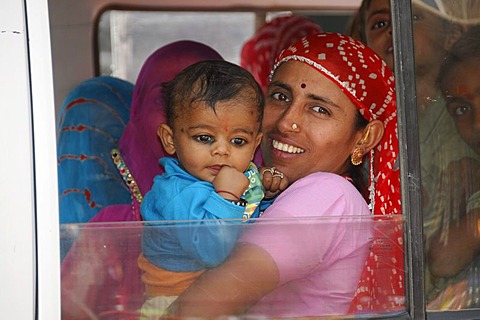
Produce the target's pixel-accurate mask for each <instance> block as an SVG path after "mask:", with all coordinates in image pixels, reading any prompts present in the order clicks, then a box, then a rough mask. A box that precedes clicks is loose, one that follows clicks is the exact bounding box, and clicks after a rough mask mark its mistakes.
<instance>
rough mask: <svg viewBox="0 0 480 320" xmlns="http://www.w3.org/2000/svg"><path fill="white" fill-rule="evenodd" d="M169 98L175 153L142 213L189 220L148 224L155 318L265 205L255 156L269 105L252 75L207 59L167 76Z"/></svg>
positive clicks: (145, 251)
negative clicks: (161, 225) (171, 226)
mask: <svg viewBox="0 0 480 320" xmlns="http://www.w3.org/2000/svg"><path fill="white" fill-rule="evenodd" d="M165 100H166V111H167V123H160V124H159V129H158V132H157V134H158V137H159V139H160V141H161V142H162V145H163V148H164V150H165V151H166V152H167V153H168V154H169V155H170V156H175V158H172V157H165V158H162V159H160V164H161V165H162V166H163V167H164V169H165V172H164V173H163V174H162V175H159V176H156V177H155V180H154V183H153V187H152V189H151V190H150V191H149V192H148V193H147V194H146V196H145V198H144V200H143V202H142V206H141V214H142V217H143V219H144V221H190V222H188V223H187V224H181V226H180V227H178V228H174V229H168V230H165V229H164V228H156V226H157V222H154V223H147V224H146V226H145V228H144V231H143V242H142V255H141V256H140V258H139V260H138V265H139V267H140V269H141V270H142V271H143V272H144V274H143V276H142V280H143V282H144V283H145V287H146V294H147V297H148V299H147V301H146V303H145V304H144V305H143V307H142V313H143V314H144V315H145V316H147V317H149V318H158V317H160V316H161V315H163V312H164V311H165V310H166V309H167V307H168V306H169V305H170V304H171V303H172V302H173V301H174V299H176V297H177V296H178V295H180V294H181V293H182V292H183V291H184V290H185V289H186V288H187V287H188V286H189V285H190V284H191V283H192V282H193V281H195V279H196V278H198V277H199V276H200V275H201V274H202V273H203V272H204V271H205V270H206V269H210V268H213V267H216V266H218V265H219V264H220V263H222V262H223V261H224V260H225V259H226V258H227V257H228V255H229V254H230V252H231V250H232V248H233V247H234V245H235V243H236V241H237V239H238V236H239V235H240V233H241V231H242V230H243V228H242V224H243V223H245V222H247V221H252V220H250V219H251V218H258V217H259V216H260V212H261V211H263V210H264V209H266V207H267V206H262V208H260V207H259V205H260V202H261V201H262V200H263V196H264V191H263V186H262V180H261V177H260V173H259V172H258V170H257V167H256V166H255V164H254V163H253V162H251V161H252V160H253V156H254V153H255V150H256V149H257V147H258V145H259V144H260V141H261V139H262V133H261V121H262V116H263V107H264V97H263V92H262V89H261V88H260V86H259V85H258V83H257V82H256V81H255V79H254V78H253V76H252V75H251V74H250V73H249V72H248V71H246V70H245V69H243V68H241V67H240V66H238V65H235V64H233V63H230V62H227V61H221V60H218V61H201V62H198V63H195V64H193V65H191V66H189V67H187V68H186V69H184V70H183V71H182V72H180V73H179V74H178V75H177V76H176V77H175V78H174V79H173V80H172V81H171V82H168V83H166V84H165ZM276 174H277V175H278V176H279V177H283V175H282V174H281V173H278V172H277V173H276ZM281 183H282V185H283V187H284V188H285V187H286V186H287V184H288V183H287V182H286V181H284V179H281ZM275 191H277V190H275ZM270 202H271V201H270ZM270 202H268V203H270ZM262 203H263V204H265V202H262Z"/></svg>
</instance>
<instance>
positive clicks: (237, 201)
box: [225, 199, 248, 207]
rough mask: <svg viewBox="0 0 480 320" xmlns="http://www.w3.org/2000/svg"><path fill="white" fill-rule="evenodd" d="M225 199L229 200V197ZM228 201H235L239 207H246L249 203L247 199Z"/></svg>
mask: <svg viewBox="0 0 480 320" xmlns="http://www.w3.org/2000/svg"><path fill="white" fill-rule="evenodd" d="M225 200H227V199H225ZM227 201H230V202H231V203H233V204H234V205H236V206H239V207H246V206H247V204H248V202H247V201H246V200H245V199H240V200H227Z"/></svg>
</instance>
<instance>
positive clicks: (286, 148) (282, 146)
mask: <svg viewBox="0 0 480 320" xmlns="http://www.w3.org/2000/svg"><path fill="white" fill-rule="evenodd" d="M272 145H273V147H274V148H275V149H277V150H280V151H283V152H288V153H304V152H305V150H303V149H302V148H297V147H294V146H291V145H289V144H286V143H282V142H279V141H277V140H273V143H272Z"/></svg>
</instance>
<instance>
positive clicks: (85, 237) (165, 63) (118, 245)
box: [61, 41, 222, 319]
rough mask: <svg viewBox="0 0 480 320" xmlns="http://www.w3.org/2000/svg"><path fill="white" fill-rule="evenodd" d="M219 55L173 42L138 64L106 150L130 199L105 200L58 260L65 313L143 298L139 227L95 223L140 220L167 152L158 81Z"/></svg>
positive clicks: (99, 311) (72, 315)
mask: <svg viewBox="0 0 480 320" xmlns="http://www.w3.org/2000/svg"><path fill="white" fill-rule="evenodd" d="M221 59H222V57H221V56H220V55H219V54H218V53H217V52H216V51H215V50H213V49H212V48H210V47H208V46H206V45H204V44H201V43H198V42H194V41H177V42H174V43H171V44H168V45H166V46H164V47H162V48H160V49H158V50H156V51H155V52H154V53H152V54H151V55H150V56H149V57H148V59H147V60H146V61H145V63H144V64H143V66H142V69H141V71H140V73H139V76H138V79H137V81H136V83H135V90H134V93H133V98H132V106H131V113H130V120H129V122H128V124H127V126H126V128H125V131H124V132H123V134H122V136H121V138H120V141H119V144H118V149H114V151H113V152H112V158H113V159H112V160H113V163H114V164H115V166H116V167H117V169H118V171H119V173H120V175H121V176H122V178H123V179H124V183H125V185H126V186H127V187H128V189H129V191H130V197H131V203H129V204H114V205H110V206H108V207H106V208H104V209H103V210H102V211H100V212H99V213H98V214H97V215H96V216H95V217H93V219H91V220H90V224H89V226H88V227H86V228H83V229H82V230H81V231H82V233H81V237H80V238H79V239H78V240H77V241H76V243H75V244H74V246H73V247H72V249H71V250H70V252H69V253H68V255H67V256H66V258H65V260H64V261H63V263H62V269H61V275H62V315H63V316H64V317H65V318H68V319H84V318H88V319H90V318H92V314H93V315H95V316H98V317H100V316H101V315H105V314H109V313H112V312H115V310H120V311H121V312H120V311H119V312H120V313H122V312H123V313H124V314H128V311H136V310H137V309H138V308H139V307H140V306H141V304H142V303H143V291H144V290H143V287H142V283H141V280H140V276H141V274H140V271H139V270H138V268H137V265H136V260H137V258H138V256H139V255H140V252H141V229H140V227H138V228H135V225H132V224H129V225H126V227H125V226H124V227H123V228H122V229H120V227H116V228H115V227H112V228H103V227H104V226H105V224H96V222H113V221H140V220H141V216H140V211H139V208H140V204H141V201H142V199H143V196H144V195H145V193H146V192H147V191H149V190H150V188H151V187H152V183H153V178H154V177H155V176H156V175H157V174H161V173H162V172H163V168H162V167H161V166H160V164H159V163H158V159H159V158H161V157H164V156H166V155H167V154H166V153H165V151H164V150H163V148H162V145H161V143H160V141H159V140H158V139H157V135H156V132H157V127H158V124H159V123H162V122H166V114H165V109H164V101H163V99H162V95H163V91H162V90H163V89H162V86H161V84H162V83H164V82H166V81H170V80H172V79H173V78H174V77H175V75H176V74H177V73H179V72H180V71H181V70H183V69H184V68H186V67H187V66H189V65H191V64H193V63H195V62H198V61H202V60H221ZM110 151H111V150H108V151H107V152H110ZM92 222H95V223H92ZM112 226H115V225H112ZM117 226H118V224H117ZM120 230H121V231H120ZM65 231H66V232H64V233H67V231H71V230H70V229H67V230H65ZM73 231H75V230H73ZM119 231H120V232H119ZM67 236H69V237H71V234H68V233H67Z"/></svg>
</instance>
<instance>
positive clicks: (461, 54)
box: [437, 25, 480, 89]
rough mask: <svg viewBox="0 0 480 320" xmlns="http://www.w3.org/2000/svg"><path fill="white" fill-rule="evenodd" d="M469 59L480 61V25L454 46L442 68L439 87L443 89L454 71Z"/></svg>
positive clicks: (461, 37)
mask: <svg viewBox="0 0 480 320" xmlns="http://www.w3.org/2000/svg"><path fill="white" fill-rule="evenodd" d="M469 59H480V25H477V26H473V27H470V29H468V30H467V31H466V32H465V33H464V34H463V35H461V36H460V38H459V39H458V40H457V41H456V42H455V43H454V44H453V45H452V47H451V48H450V50H449V51H448V53H447V56H446V57H445V60H444V62H443V63H442V66H441V67H440V72H439V74H438V79H437V86H438V87H439V88H440V89H441V88H442V87H443V85H444V83H443V82H444V81H445V80H446V79H447V75H448V74H449V73H450V72H451V71H452V69H453V68H455V67H456V66H457V65H459V64H461V63H463V62H466V61H467V60H469Z"/></svg>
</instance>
